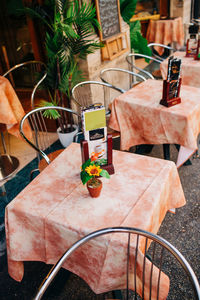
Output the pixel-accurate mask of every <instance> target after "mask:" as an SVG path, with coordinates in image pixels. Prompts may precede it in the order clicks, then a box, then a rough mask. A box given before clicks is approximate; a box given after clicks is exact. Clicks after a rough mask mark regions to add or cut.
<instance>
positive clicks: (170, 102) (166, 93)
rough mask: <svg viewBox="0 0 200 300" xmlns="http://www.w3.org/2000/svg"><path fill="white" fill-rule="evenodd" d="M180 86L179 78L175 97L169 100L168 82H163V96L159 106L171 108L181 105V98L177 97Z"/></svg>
mask: <svg viewBox="0 0 200 300" xmlns="http://www.w3.org/2000/svg"><path fill="white" fill-rule="evenodd" d="M180 86H181V78H180V79H179V85H178V93H177V97H174V98H171V99H169V87H170V82H169V81H168V80H163V95H162V99H161V101H160V104H162V105H164V106H166V107H171V106H174V105H176V104H179V103H181V98H180V97H179V93H180Z"/></svg>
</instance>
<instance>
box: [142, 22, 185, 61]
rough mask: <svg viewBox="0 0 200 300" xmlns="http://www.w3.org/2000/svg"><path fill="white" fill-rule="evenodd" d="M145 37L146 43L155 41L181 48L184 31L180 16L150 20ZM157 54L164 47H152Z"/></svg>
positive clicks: (161, 51) (161, 52) (162, 50)
mask: <svg viewBox="0 0 200 300" xmlns="http://www.w3.org/2000/svg"><path fill="white" fill-rule="evenodd" d="M146 38H147V40H148V43H157V44H162V45H166V46H168V45H169V44H170V45H172V46H174V44H175V46H176V48H177V49H179V48H181V47H182V46H183V43H184V31H183V22H182V18H181V17H178V18H174V19H166V20H150V21H149V25H148V29H147V35H146ZM154 48H155V50H156V51H157V52H158V54H159V55H162V54H163V52H164V49H163V48H162V47H159V46H155V47H154Z"/></svg>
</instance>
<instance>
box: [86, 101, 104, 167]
mask: <svg viewBox="0 0 200 300" xmlns="http://www.w3.org/2000/svg"><path fill="white" fill-rule="evenodd" d="M81 117H82V127H83V133H84V138H85V140H86V141H87V142H88V149H89V157H90V158H91V159H92V160H98V161H99V163H100V164H101V165H106V164H107V161H108V160H107V127H106V111H105V107H104V106H103V105H95V104H94V105H92V106H90V107H87V108H82V111H81Z"/></svg>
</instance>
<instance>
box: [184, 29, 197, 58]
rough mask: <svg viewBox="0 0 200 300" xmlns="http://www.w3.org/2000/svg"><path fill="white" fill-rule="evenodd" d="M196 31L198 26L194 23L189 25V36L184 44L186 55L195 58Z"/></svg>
mask: <svg viewBox="0 0 200 300" xmlns="http://www.w3.org/2000/svg"><path fill="white" fill-rule="evenodd" d="M198 31H199V26H198V25H196V24H192V25H190V27H189V34H190V38H189V39H188V40H187V44H186V56H187V57H194V58H196V55H197V48H198V37H197V35H198Z"/></svg>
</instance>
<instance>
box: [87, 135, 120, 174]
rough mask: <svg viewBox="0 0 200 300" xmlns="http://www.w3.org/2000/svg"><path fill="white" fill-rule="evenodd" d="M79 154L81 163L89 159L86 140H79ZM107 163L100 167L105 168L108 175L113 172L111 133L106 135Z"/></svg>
mask: <svg viewBox="0 0 200 300" xmlns="http://www.w3.org/2000/svg"><path fill="white" fill-rule="evenodd" d="M81 155H82V163H84V162H85V161H87V160H88V159H89V148H88V141H86V140H83V141H81ZM107 161H108V163H107V165H102V166H101V168H102V169H104V170H106V171H107V172H108V173H109V174H110V175H112V174H114V173H115V170H114V166H113V163H112V135H111V134H108V136H107Z"/></svg>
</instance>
